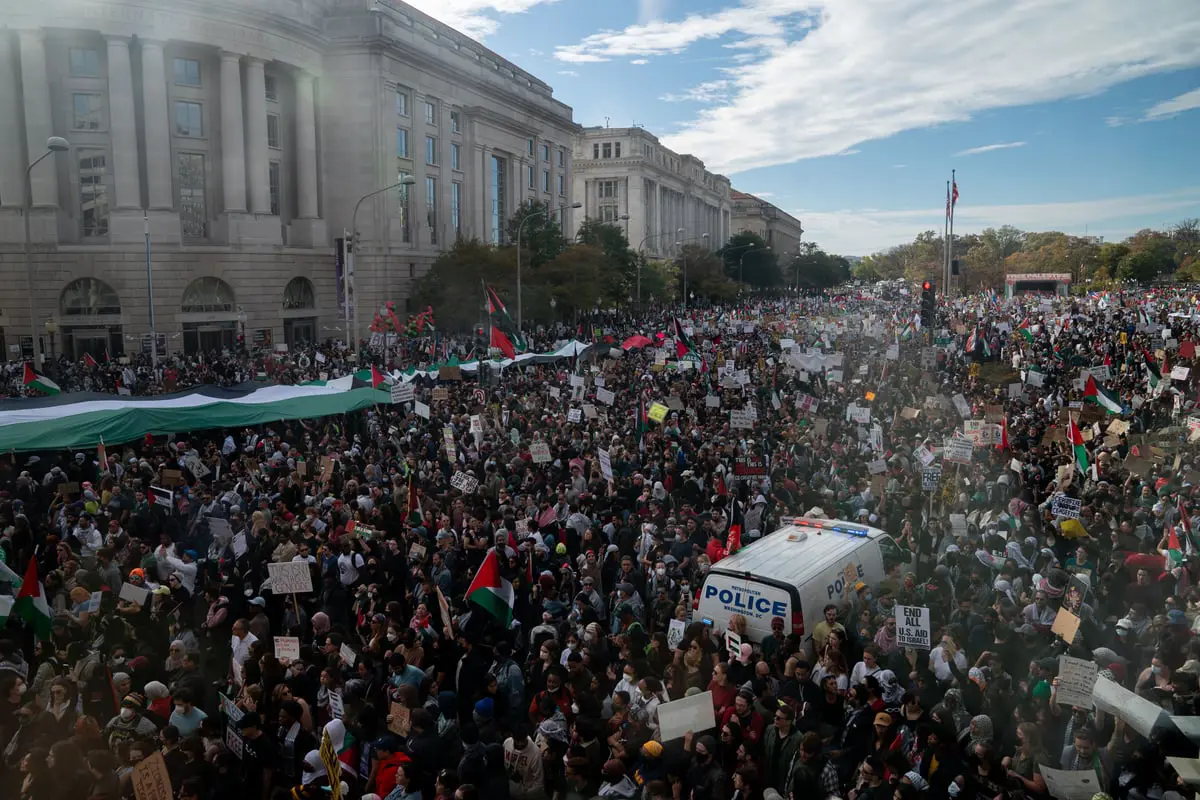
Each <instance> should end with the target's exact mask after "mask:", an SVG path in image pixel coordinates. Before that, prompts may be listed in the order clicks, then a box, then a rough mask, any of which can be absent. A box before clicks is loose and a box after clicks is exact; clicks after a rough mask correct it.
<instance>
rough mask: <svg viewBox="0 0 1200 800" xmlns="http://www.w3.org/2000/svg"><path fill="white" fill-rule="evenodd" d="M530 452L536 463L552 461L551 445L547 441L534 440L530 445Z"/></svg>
mask: <svg viewBox="0 0 1200 800" xmlns="http://www.w3.org/2000/svg"><path fill="white" fill-rule="evenodd" d="M529 454H530V456H532V458H533V463H535V464H546V463H548V462H549V461H550V445H548V444H546V443H545V442H533V443H531V444H530V445H529Z"/></svg>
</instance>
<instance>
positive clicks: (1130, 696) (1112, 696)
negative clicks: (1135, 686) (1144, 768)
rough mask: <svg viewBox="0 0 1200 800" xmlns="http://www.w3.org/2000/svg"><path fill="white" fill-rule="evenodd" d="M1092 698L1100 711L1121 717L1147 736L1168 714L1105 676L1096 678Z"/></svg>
mask: <svg viewBox="0 0 1200 800" xmlns="http://www.w3.org/2000/svg"><path fill="white" fill-rule="evenodd" d="M1092 700H1093V701H1095V703H1096V708H1097V709H1098V710H1099V711H1103V712H1105V713H1106V714H1112V715H1113V716H1116V717H1120V718H1121V719H1123V720H1125V722H1126V724H1128V725H1129V727H1131V728H1133V729H1134V730H1135V731H1137V732H1138V733H1140V734H1141V735H1142V736H1145V737H1147V738H1149V737H1150V732H1151V731H1153V730H1154V726H1155V725H1156V724H1157V723H1158V721H1159V720H1160V719H1161V718H1162V717H1164V716H1166V714H1167V712H1166V709H1164V708H1163V707H1162V706H1158V705H1155V704H1154V703H1151V702H1150V701H1149V700H1147V699H1146V698H1144V697H1141V696H1140V695H1136V694H1134V693H1133V692H1131V691H1129V690H1128V689H1126V688H1125V687H1124V686H1122V685H1121V684H1119V683H1114V682H1113V681H1110V680H1109V679H1108V678H1103V677H1098V678H1096V683H1095V685H1094V686H1093V687H1092Z"/></svg>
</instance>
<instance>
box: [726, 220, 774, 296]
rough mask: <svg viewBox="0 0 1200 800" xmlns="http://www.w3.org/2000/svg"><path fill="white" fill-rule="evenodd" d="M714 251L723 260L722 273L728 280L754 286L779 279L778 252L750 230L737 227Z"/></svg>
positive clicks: (768, 284) (764, 286) (767, 285)
mask: <svg viewBox="0 0 1200 800" xmlns="http://www.w3.org/2000/svg"><path fill="white" fill-rule="evenodd" d="M718 255H720V257H721V260H722V261H723V262H724V263H725V276H726V277H728V278H729V279H731V280H734V281H737V282H738V283H745V284H746V285H748V286H752V287H754V288H756V289H771V288H774V287H776V286H780V285H781V284H782V283H783V280H782V273H781V272H780V269H779V254H778V253H776V252H775V251H774V250H772V249H771V248H770V247H769V246H768V245H767V241H766V239H764V238H762V237H761V236H759V235H758V234H757V233H754V232H753V231H741V232H740V233H735V234H734V235H733V236H731V237H729V241H728V242H726V243H725V246H724V247H722V248H721V249H720V251H718Z"/></svg>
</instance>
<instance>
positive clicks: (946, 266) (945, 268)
mask: <svg viewBox="0 0 1200 800" xmlns="http://www.w3.org/2000/svg"><path fill="white" fill-rule="evenodd" d="M949 294H950V181H946V214H945V217H944V218H943V219H942V296H943V297H947V296H949Z"/></svg>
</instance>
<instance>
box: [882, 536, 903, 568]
mask: <svg viewBox="0 0 1200 800" xmlns="http://www.w3.org/2000/svg"><path fill="white" fill-rule="evenodd" d="M875 541H877V542H879V553H880V555H882V556H883V563H884V564H885V565H887V564H899V563H901V562H902V561H904V555H903V553H901V552H900V545H898V544H896V543H895V542H894V541H892V537H890V536H880V537H879V538H878V539H876V540H875Z"/></svg>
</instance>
